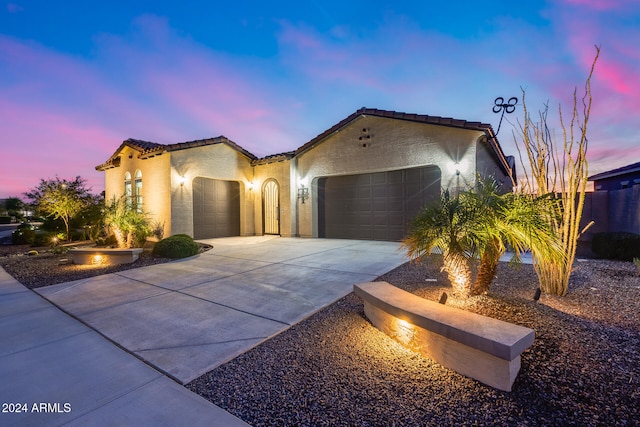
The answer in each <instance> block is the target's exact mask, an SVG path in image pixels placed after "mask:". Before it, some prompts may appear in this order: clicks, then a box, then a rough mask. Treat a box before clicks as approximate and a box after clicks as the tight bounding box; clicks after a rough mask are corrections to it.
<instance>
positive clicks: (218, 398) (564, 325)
mask: <svg viewBox="0 0 640 427" xmlns="http://www.w3.org/2000/svg"><path fill="white" fill-rule="evenodd" d="M31 249H34V248H30V247H28V246H23V247H22V246H6V245H0V266H2V267H3V268H4V269H5V270H6V271H7V272H8V273H9V274H11V275H13V276H14V277H15V278H16V279H17V280H19V281H20V282H21V283H23V284H25V285H26V286H28V287H30V288H37V287H41V286H48V285H52V284H56V283H61V282H66V281H71V280H77V279H82V278H86V277H91V276H95V275H98V274H106V273H111V272H115V271H121V270H124V269H129V268H136V267H141V266H145V265H152V264H157V263H161V262H167V261H169V260H168V259H164V258H154V257H151V256H143V257H141V258H140V259H139V260H138V261H136V262H135V263H133V264H125V265H122V266H113V267H105V268H104V269H99V270H96V269H95V268H86V267H84V266H74V265H69V264H66V265H61V264H60V258H64V257H65V256H64V255H55V254H53V253H51V252H47V249H46V248H35V249H37V250H38V251H39V255H36V256H27V255H25V253H26V252H27V251H28V250H31ZM440 266H441V262H440V260H439V259H438V258H437V257H433V258H432V259H430V260H429V262H428V263H427V264H426V265H423V266H416V265H410V264H405V265H402V266H400V267H398V268H397V269H395V270H393V271H391V272H389V273H387V274H385V275H383V276H381V277H380V278H379V279H378V280H386V281H388V282H390V283H392V284H394V285H396V286H398V287H400V288H402V289H405V290H407V291H410V292H413V293H415V294H417V295H420V296H422V297H424V298H427V299H431V300H438V299H439V297H440V295H441V294H442V292H448V293H450V287H449V286H447V285H446V283H447V280H446V276H445V275H444V274H443V273H441V272H440ZM537 286H538V284H537V278H536V276H535V273H534V271H533V268H532V267H531V266H528V265H522V266H520V267H519V268H512V267H510V266H508V265H507V264H501V265H500V267H499V270H498V275H497V278H496V280H495V282H494V285H493V286H492V289H491V292H490V293H489V294H488V295H485V296H480V297H474V298H471V299H469V300H466V301H461V300H456V299H454V298H452V297H449V299H448V301H447V304H449V305H453V306H457V307H459V308H462V309H466V310H470V311H473V312H476V313H479V314H483V315H487V316H491V317H495V318H498V319H501V320H505V321H508V322H512V323H516V324H520V325H523V326H527V327H529V328H532V329H534V330H535V331H536V339H535V342H534V344H533V346H532V347H531V348H529V349H528V350H527V351H525V352H524V353H523V354H522V368H521V370H520V373H519V375H518V378H517V379H516V382H515V384H514V386H513V391H512V392H511V393H507V392H502V391H498V390H495V389H492V388H491V387H488V386H485V385H483V384H481V383H479V382H477V381H474V380H472V379H469V378H466V377H463V376H461V375H459V374H457V373H455V372H453V371H451V370H449V369H446V368H444V367H442V366H440V365H439V364H437V363H435V362H433V361H431V360H429V359H428V358H425V357H423V356H421V355H419V354H417V353H414V352H412V351H410V350H407V349H405V348H403V347H402V346H400V345H399V344H397V343H396V342H395V341H393V340H392V339H391V338H389V337H387V336H386V335H384V334H383V333H382V332H380V331H378V330H377V329H375V328H374V327H373V326H372V325H371V324H370V323H369V322H368V320H367V319H366V318H365V316H364V311H363V306H362V302H361V301H360V299H359V298H358V297H356V296H355V295H354V294H353V293H352V294H349V295H348V296H346V297H345V298H343V299H341V300H339V301H338V302H336V303H335V304H333V305H331V306H329V307H327V308H326V309H324V310H321V311H319V312H318V313H316V314H314V315H312V316H311V317H309V318H308V319H306V320H304V321H303V322H300V323H298V324H297V325H294V326H293V327H291V328H289V329H288V330H286V331H285V332H283V333H281V334H279V335H277V336H276V337H274V338H272V339H271V340H269V341H267V342H265V343H263V344H261V345H259V346H257V347H255V348H254V349H252V350H250V351H249V352H247V353H245V354H243V355H241V356H239V357H237V358H236V359H234V360H232V361H230V362H228V363H227V364H225V365H222V366H220V367H218V368H217V369H214V370H213V371H211V372H209V373H207V374H205V375H203V376H201V377H200V378H198V379H196V380H194V381H193V382H191V383H190V384H188V385H187V387H188V388H189V389H191V390H193V391H194V392H196V393H198V394H200V395H202V396H203V397H205V398H206V399H209V400H210V401H211V402H213V403H215V404H216V405H218V406H220V407H222V408H224V409H226V410H227V411H229V412H231V413H233V414H235V415H236V416H238V417H240V418H241V419H243V420H245V421H246V422H248V423H249V424H251V425H253V426H441V425H468V426H473V425H498V426H516V425H517V426H521V425H524V426H637V425H640V413H639V412H640V387H639V382H640V313H639V307H640V298H639V297H640V276H639V275H638V271H637V268H636V267H635V265H633V264H632V263H625V262H613V261H601V260H589V261H585V262H578V263H576V271H575V273H574V274H573V276H572V283H571V286H570V291H569V294H568V295H567V296H566V297H555V296H549V295H544V294H543V295H542V297H541V298H540V300H539V301H538V302H535V301H533V294H534V291H535V289H536V288H537Z"/></svg>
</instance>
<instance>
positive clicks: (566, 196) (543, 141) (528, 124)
mask: <svg viewBox="0 0 640 427" xmlns="http://www.w3.org/2000/svg"><path fill="white" fill-rule="evenodd" d="M599 55H600V48H599V47H598V46H596V54H595V58H594V59H593V62H592V65H591V70H590V72H589V75H588V77H587V79H586V82H585V89H584V94H583V96H582V100H581V101H582V102H581V103H580V102H579V100H578V95H577V88H575V89H574V91H573V109H572V111H571V117H570V119H569V121H568V122H567V121H566V119H565V117H564V115H563V112H562V108H561V106H558V119H559V124H560V127H561V129H562V139H561V141H560V143H558V140H557V139H556V136H555V134H554V132H553V131H552V130H551V128H550V126H549V124H548V113H549V106H548V104H546V105H545V107H544V109H543V110H542V111H540V112H539V113H538V120H539V121H535V120H534V119H533V118H532V117H531V114H530V113H529V110H528V109H527V104H526V102H525V90H524V89H523V90H522V105H523V108H524V118H523V121H522V123H520V122H518V129H517V131H518V132H516V133H514V139H515V140H516V147H517V149H518V153H519V155H520V162H521V164H522V168H523V171H524V176H523V177H522V178H521V180H520V184H519V191H522V192H525V193H534V194H537V195H538V196H542V195H550V196H551V197H553V198H555V206H556V214H555V215H554V216H552V217H551V218H550V221H551V223H552V225H553V228H554V230H555V234H556V238H557V239H558V240H559V243H560V246H561V247H562V249H563V251H564V254H565V257H564V258H563V259H562V260H551V261H550V260H549V259H535V257H534V266H535V269H536V273H537V274H538V280H539V282H540V289H541V290H542V291H543V292H545V293H549V294H554V295H563V296H564V295H565V294H566V293H567V290H568V288H569V278H570V277H571V273H572V271H573V262H574V260H575V256H576V249H577V244H578V238H579V237H580V235H581V234H582V233H584V232H585V231H586V229H587V228H589V227H590V226H591V225H592V223H590V224H587V226H586V227H584V228H583V229H582V230H580V219H581V218H582V209H583V207H584V200H585V192H586V187H587V178H588V162H587V146H588V139H587V125H588V122H589V117H590V114H591V104H592V95H591V78H592V77H593V73H594V70H595V65H596V62H597V61H598V57H599ZM580 104H581V105H580ZM580 107H582V108H580ZM523 152H524V155H523ZM525 156H526V161H525V159H524V157H525ZM525 163H528V166H529V167H527V166H525Z"/></svg>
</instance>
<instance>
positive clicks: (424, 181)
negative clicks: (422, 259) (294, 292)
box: [318, 166, 440, 241]
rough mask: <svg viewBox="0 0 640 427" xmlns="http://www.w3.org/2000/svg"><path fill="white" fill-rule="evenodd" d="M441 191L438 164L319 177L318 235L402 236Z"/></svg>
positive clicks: (357, 236)
mask: <svg viewBox="0 0 640 427" xmlns="http://www.w3.org/2000/svg"><path fill="white" fill-rule="evenodd" d="M439 195H440V170H439V169H438V168H437V167H435V166H425V167H420V168H414V169H404V170H397V171H389V172H376V173H371V174H360V175H346V176H337V177H327V178H321V179H320V180H319V181H318V234H319V236H320V237H331V238H357V239H367V240H370V239H373V240H392V241H397V240H401V239H402V238H403V237H404V235H405V233H406V231H407V229H408V224H409V222H410V221H411V219H412V218H413V217H414V216H415V215H416V214H417V213H418V212H419V211H420V209H422V208H423V207H424V206H425V205H426V204H428V203H433V202H434V201H436V200H438V198H439Z"/></svg>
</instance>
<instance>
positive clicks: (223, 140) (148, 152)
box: [96, 136, 257, 171]
mask: <svg viewBox="0 0 640 427" xmlns="http://www.w3.org/2000/svg"><path fill="white" fill-rule="evenodd" d="M214 144H227V145H228V146H229V147H231V148H233V149H234V150H237V151H238V152H240V153H241V154H242V155H244V156H245V157H247V158H249V160H252V161H253V160H255V159H257V157H256V156H254V155H253V154H251V153H250V152H248V151H247V150H245V149H244V148H242V147H240V146H239V145H238V144H236V143H235V142H233V141H231V140H230V139H228V138H227V137H225V136H218V137H215V138H207V139H198V140H195V141H187V142H179V143H177V144H158V143H156V142H150V141H143V140H140V139H132V138H129V139H127V140H125V141H124V142H123V143H122V144H120V147H118V149H117V150H116V151H115V153H113V155H112V156H111V157H110V158H109V160H107V161H106V162H105V163H103V164H101V165H98V166H96V170H100V171H103V170H106V169H110V168H114V167H118V166H120V152H121V151H122V149H124V147H131V148H133V149H134V150H137V151H139V152H140V154H138V157H139V158H141V159H148V158H151V157H155V156H159V155H161V154H162V153H164V152H167V151H177V150H184V149H187V148H194V147H202V146H205V145H214Z"/></svg>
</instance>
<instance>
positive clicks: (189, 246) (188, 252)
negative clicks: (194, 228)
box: [152, 234, 199, 258]
mask: <svg viewBox="0 0 640 427" xmlns="http://www.w3.org/2000/svg"><path fill="white" fill-rule="evenodd" d="M198 249H199V247H198V244H197V243H196V242H194V241H193V239H192V238H191V237H189V236H187V235H185V234H182V235H179V234H177V235H175V236H171V237H167V238H166V239H162V240H160V241H159V242H158V243H156V244H155V246H154V247H153V252H152V253H153V254H154V255H156V256H159V257H163V258H186V257H189V256H193V255H195V254H197V253H198Z"/></svg>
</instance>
